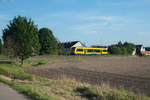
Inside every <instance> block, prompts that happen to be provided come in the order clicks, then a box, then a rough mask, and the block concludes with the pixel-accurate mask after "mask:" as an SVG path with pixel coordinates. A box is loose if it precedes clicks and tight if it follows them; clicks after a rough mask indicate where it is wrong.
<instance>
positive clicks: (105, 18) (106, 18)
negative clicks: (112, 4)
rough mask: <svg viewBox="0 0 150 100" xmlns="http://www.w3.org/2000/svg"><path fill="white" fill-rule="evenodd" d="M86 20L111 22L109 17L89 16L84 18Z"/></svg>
mask: <svg viewBox="0 0 150 100" xmlns="http://www.w3.org/2000/svg"><path fill="white" fill-rule="evenodd" d="M85 19H87V20H100V21H101V20H104V21H112V20H113V18H112V17H111V16H89V17H86V18H85Z"/></svg>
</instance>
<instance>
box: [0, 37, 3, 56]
mask: <svg viewBox="0 0 150 100" xmlns="http://www.w3.org/2000/svg"><path fill="white" fill-rule="evenodd" d="M2 48H3V45H2V40H1V39H0V54H2Z"/></svg>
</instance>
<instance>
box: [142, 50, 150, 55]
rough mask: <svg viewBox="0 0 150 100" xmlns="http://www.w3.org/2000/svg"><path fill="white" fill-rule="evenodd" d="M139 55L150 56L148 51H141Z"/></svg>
mask: <svg viewBox="0 0 150 100" xmlns="http://www.w3.org/2000/svg"><path fill="white" fill-rule="evenodd" d="M141 53H142V54H144V55H150V51H141Z"/></svg>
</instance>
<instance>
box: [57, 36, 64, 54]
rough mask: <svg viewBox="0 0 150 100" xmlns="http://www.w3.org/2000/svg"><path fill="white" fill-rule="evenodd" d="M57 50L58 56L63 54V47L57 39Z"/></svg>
mask: <svg viewBox="0 0 150 100" xmlns="http://www.w3.org/2000/svg"><path fill="white" fill-rule="evenodd" d="M57 50H58V55H63V54H64V45H63V44H62V43H61V42H60V41H59V40H58V39H57Z"/></svg>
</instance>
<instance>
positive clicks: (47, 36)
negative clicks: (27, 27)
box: [39, 28, 57, 55]
mask: <svg viewBox="0 0 150 100" xmlns="http://www.w3.org/2000/svg"><path fill="white" fill-rule="evenodd" d="M39 41H40V44H41V49H40V54H42V55H43V54H57V40H56V38H55V37H54V35H53V33H52V31H51V30H50V29H48V28H41V29H40V30H39Z"/></svg>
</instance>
